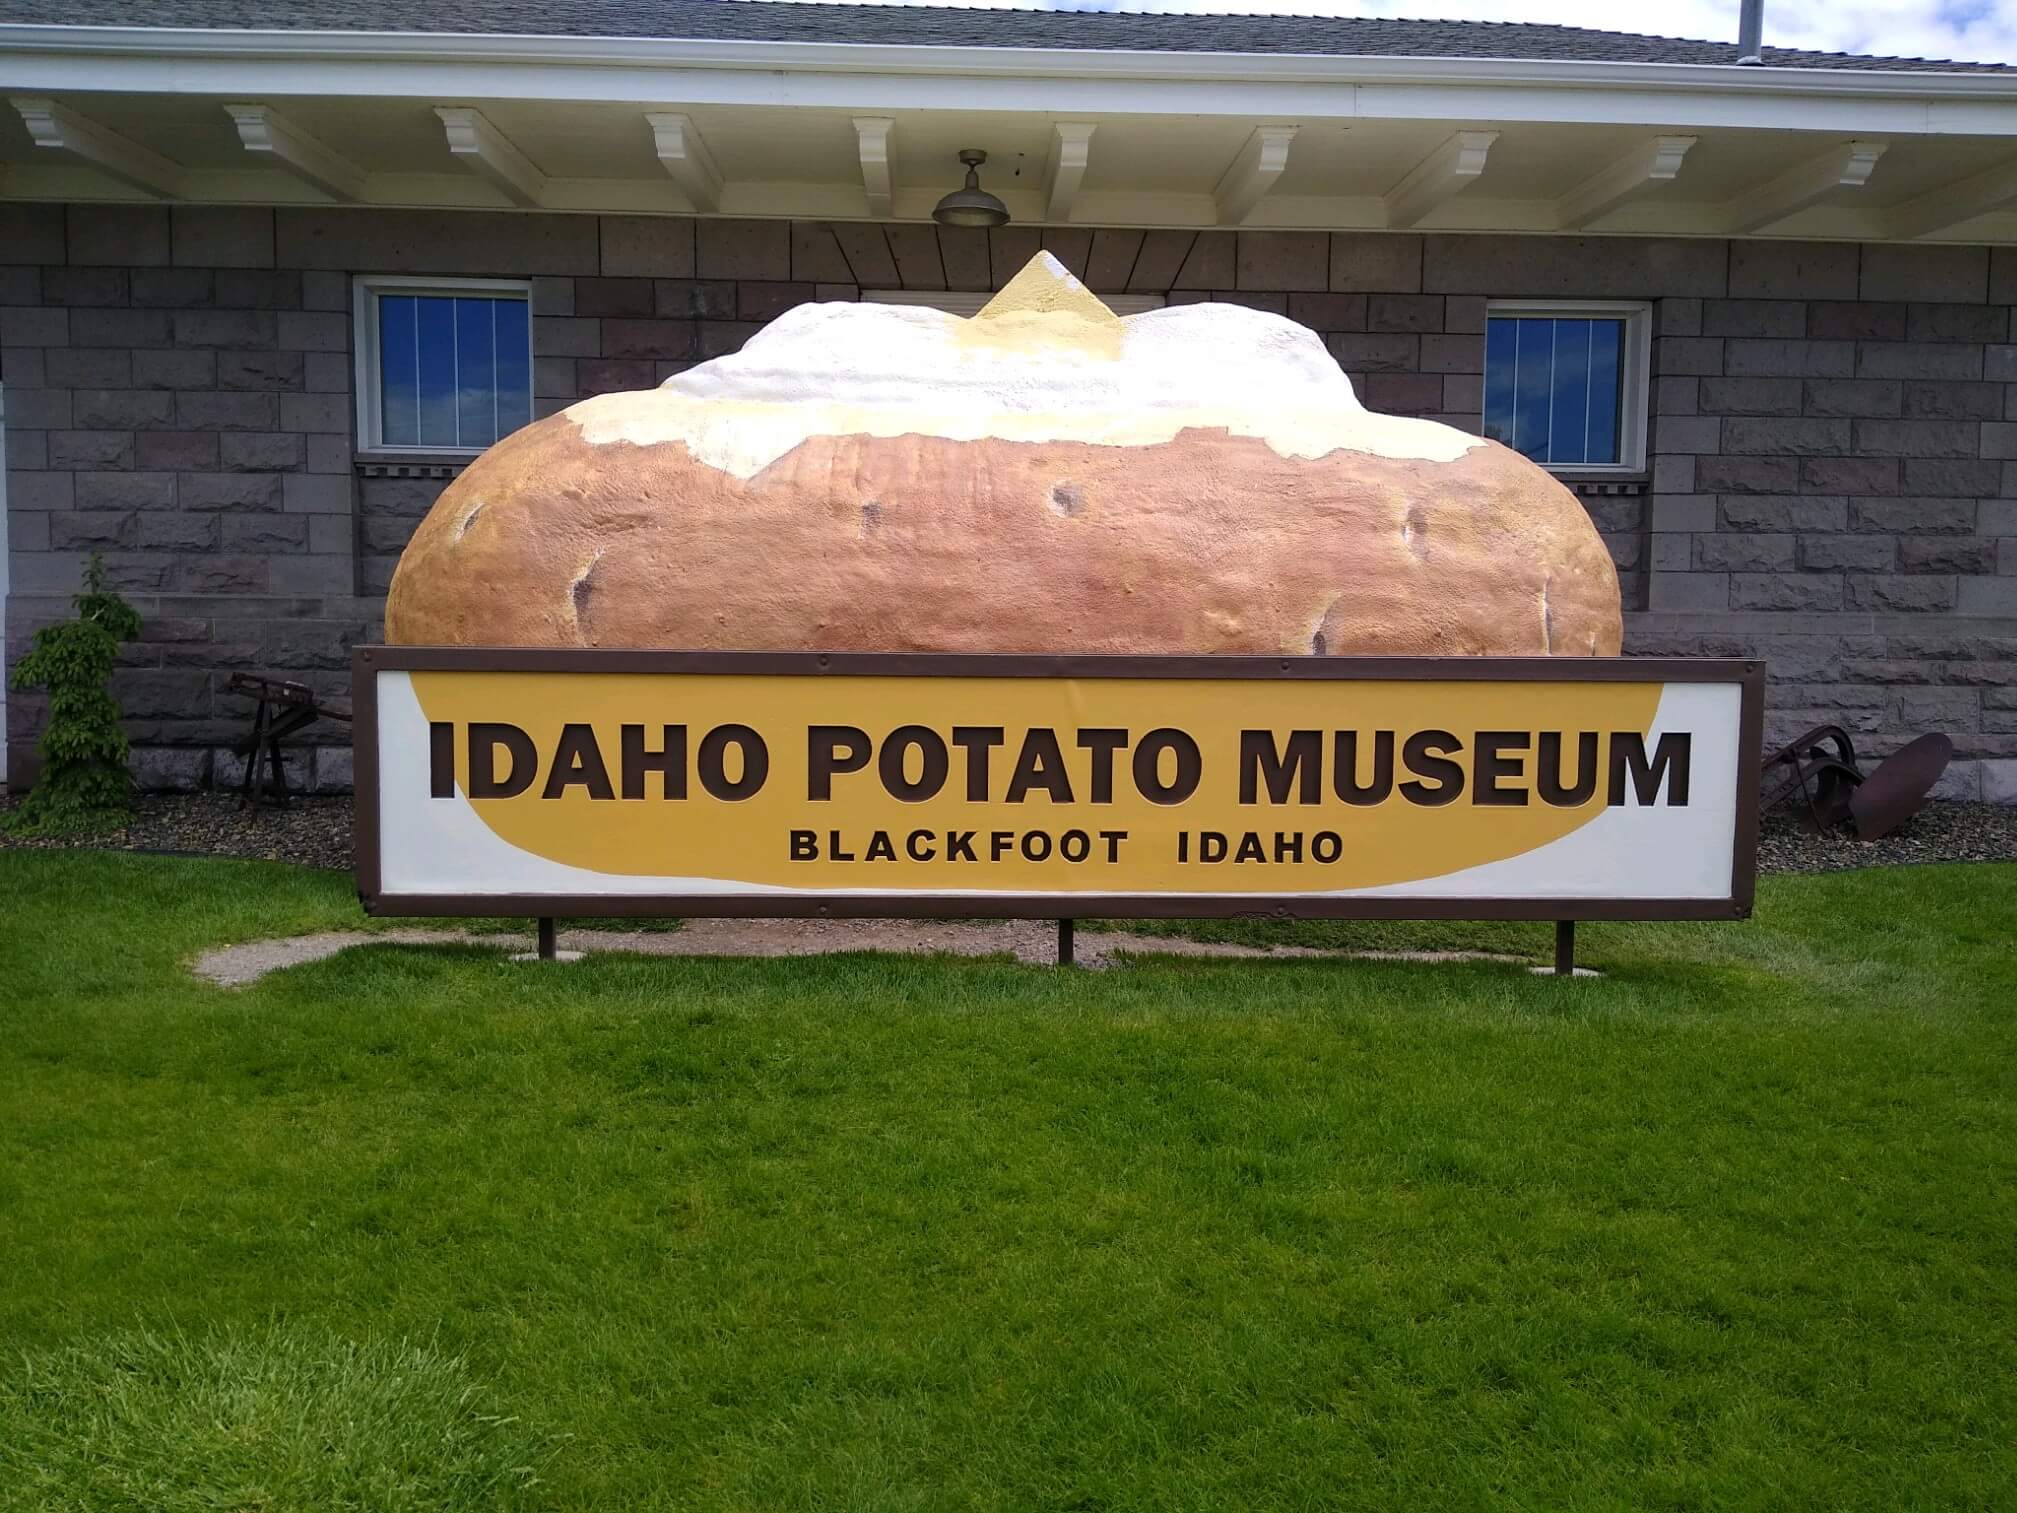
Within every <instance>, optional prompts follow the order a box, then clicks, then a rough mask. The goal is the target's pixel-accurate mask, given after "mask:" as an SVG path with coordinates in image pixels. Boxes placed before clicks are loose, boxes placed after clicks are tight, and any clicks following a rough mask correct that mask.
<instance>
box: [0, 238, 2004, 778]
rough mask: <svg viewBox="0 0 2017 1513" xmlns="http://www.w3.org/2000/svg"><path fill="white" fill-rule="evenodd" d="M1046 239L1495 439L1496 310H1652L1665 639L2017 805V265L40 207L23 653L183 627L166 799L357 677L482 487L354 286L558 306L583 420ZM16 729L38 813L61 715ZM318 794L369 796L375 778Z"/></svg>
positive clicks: (156, 729) (1607, 525)
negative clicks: (384, 366) (360, 430)
mask: <svg viewBox="0 0 2017 1513" xmlns="http://www.w3.org/2000/svg"><path fill="white" fill-rule="evenodd" d="M1039 247H1044V248H1047V249H1049V250H1050V251H1051V252H1052V253H1053V254H1055V255H1056V256H1057V257H1058V258H1059V259H1060V260H1061V261H1063V262H1064V263H1065V264H1066V265H1067V266H1068V267H1070V268H1071V269H1072V270H1073V271H1074V272H1075V273H1078V274H1079V275H1080V276H1081V277H1082V278H1084V279H1085V280H1086V282H1087V283H1088V284H1089V285H1091V287H1092V288H1093V289H1095V290H1097V291H1101V292H1122V291H1125V292H1133V293H1158V294H1163V295H1165V296H1167V298H1168V299H1169V300H1170V301H1172V302H1173V303H1177V302H1187V301H1197V300H1211V299H1217V300H1230V301H1237V302H1240V303H1244V304H1249V305H1253V306H1256V307H1258V308H1261V309H1267V310H1272V311H1276V312H1278V313H1281V314H1285V315H1287V316H1289V317H1291V318H1292V319H1295V320H1298V321H1301V322H1303V323H1304V324H1306V325H1308V326H1311V327H1313V328H1314V329H1316V330H1317V331H1319V332H1321V333H1322V334H1323V336H1324V339H1325V342H1326V343H1327V345H1328V346H1329V348H1330V350H1331V351H1332V353H1333V354H1334V355H1335V356H1336V358H1337V360H1338V362H1339V364H1340V366H1341V367H1342V368H1343V369H1344V370H1345V371H1346V372H1347V373H1349V374H1350V375H1351V376H1352V379H1353V382H1354V384H1355V386H1356V387H1357V389H1358V392H1359V394H1360V396H1361V398H1362V399H1363V400H1364V401H1365V402H1366V403H1367V405H1368V406H1370V407H1371V408H1374V409H1379V410H1386V411H1391V412H1394V413H1398V414H1408V415H1426V416H1432V417H1435V418H1438V419H1442V420H1444V421H1447V422H1449V423H1451V424H1453V425H1459V426H1463V427H1466V428H1468V429H1476V428H1477V426H1478V424H1479V412H1480V410H1481V407H1482V394H1481V390H1482V377H1481V373H1482V366H1483V353H1484V336H1483V332H1484V318H1485V306H1486V301H1487V300H1488V299H1490V298H1494V297H1501V298H1563V299H1576V298H1592V299H1644V300H1650V301H1652V302H1653V310H1654V322H1655V339H1654V379H1653V393H1652V405H1651V408H1652V411H1653V414H1652V418H1651V424H1650V437H1651V453H1652V456H1651V461H1650V465H1649V469H1648V473H1647V476H1646V477H1645V478H1643V479H1641V480H1636V481H1630V482H1626V483H1622V484H1617V483H1613V484H1607V485H1605V486H1604V487H1603V488H1602V489H1601V490H1599V489H1594V488H1593V489H1590V490H1587V491H1585V493H1584V502H1585V504H1586V506H1587V507H1588V509H1589V510H1590V512H1591V515H1592V517H1593V519H1594V520H1595V521H1596V523H1597V526H1598V528H1599V529H1600V530H1601V531H1602V532H1603V534H1604V537H1605V540H1606V541H1607V542H1608V543H1609V545H1610V548H1611V551H1612V554H1613V556H1614V558H1615V559H1616V561H1617V563H1618V566H1619V569H1620V575H1621V579H1622V582H1623V585H1624V592H1625V602H1626V606H1627V611H1628V613H1627V644H1628V649H1629V650H1632V651H1637V652H1646V653H1656V652H1657V653H1670V652H1671V653H1682V654H1709V655H1747V656H1748V655H1762V656H1764V657H1766V658H1767V659H1768V660H1769V661H1770V663H1771V669H1772V691H1771V698H1770V730H1769V732H1768V735H1769V736H1770V737H1772V738H1783V737H1784V736H1786V735H1789V734H1791V733H1793V732H1794V731H1796V730H1797V729H1799V728H1801V727H1804V726H1805V725H1808V724H1813V723H1818V722H1819V721H1821V720H1829V721H1834V722H1837V723H1841V724H1844V725H1846V726H1848V727H1849V728H1850V729H1851V730H1853V731H1855V732H1856V733H1857V739H1858V740H1859V742H1861V743H1863V744H1864V746H1865V747H1866V748H1867V749H1868V750H1870V751H1872V752H1883V751H1886V750H1889V749H1891V748H1892V747H1894V746H1896V745H1897V744H1899V743H1901V742H1902V741H1903V740H1904V739H1905V738H1907V737H1908V736H1910V735H1913V734H1916V733H1918V732H1919V731H1921V730H1926V729H1940V730H1945V731H1947V732H1948V733H1949V734H1951V735H1952V736H1953V737H1954V738H1955V741H1956V744H1957V746H1958V747H1959V749H1960V754H1961V760H1960V761H1959V762H1957V764H1956V766H1955V768H1954V769H1953V770H1952V772H1951V773H1950V775H1949V778H1948V779H1947V783H1946V791H1948V792H1949V793H1951V794H1955V795H1959V796H1978V795H1980V796H1986V797H1991V798H1997V799H2003V800H2017V331H2013V327H2012V321H2013V313H2017V312H2013V306H2017V249H1994V250H1991V249H1987V248H1982V247H1953V246H1937V247H1936V246H1927V247H1900V246H1879V245H1870V246H1856V245H1851V244H1822V243H1793V242H1724V241H1715V240H1677V239H1659V238H1622V237H1617V238H1604V237H1510V236H1439V235H1434V234H1429V235H1413V234H1398V233H1394V234H1388V233H1323V232H1288V231H1279V232H1278V231H1239V232H1234V231H1205V232H1189V231H1182V232H1178V231H1148V232H1142V231H1130V230H1119V229H1096V228H1081V227H1073V228H1067V229H1055V228H1051V229H1044V228H1031V227H1021V226H1010V227H1004V228H1001V229H999V230H996V231H993V232H984V231H972V230H952V229H945V228H935V227H931V226H918V225H895V224H891V225H878V224H870V223H832V224H828V223H823V222H784V221H735V220H699V221H695V220H688V219H679V218H665V217H624V216H603V217H596V216H568V215H530V214H527V215H520V214H508V213H487V212H440V213H427V212H394V211H375V210H356V209H350V210H342V209H331V210H323V209H301V210H287V209H283V210H248V209H233V208H207V207H174V208H163V207H152V206H147V207H140V206H98V205H73V206H68V207H65V206H55V205H49V206H39V205H9V206H4V207H0V381H4V382H5V383H6V385H7V424H8V434H7V467H8V469H9V478H10V495H9V510H8V550H9V551H10V553H11V562H12V575H13V583H12V588H13V597H12V599H11V600H10V606H9V612H8V618H7V645H8V652H9V655H10V657H11V656H12V655H15V654H17V653H18V651H19V649H20V647H21V645H22V644H23V643H24V642H25V641H26V639H27V637H28V635H29V634H30V633H31V632H32V630H33V628H34V627H35V626H36V625H37V624H40V623H42V622H43V621H45V620H46V619H48V618H50V617H51V616H53V615H56V614H60V613H61V612H62V611H63V610H64V608H65V606H66V604H67V599H68V595H69V594H70V593H71V592H72V591H73V590H74V588H75V586H76V583H77V577H78V573H79V571H80V569H81V566H82V563H83V561H84V558H85V556H86V554H88V553H89V552H91V551H94V550H95V551H99V552H101V553H103V555H104V557H105V560H106V563H107V565H108V567H109V568H110V569H111V573H112V576H113V578H114V580H115V582H117V583H118V584H119V585H120V586H121V587H122V588H123V589H125V590H126V591H127V592H128V593H129V595H130V596H131V597H132V598H133V600H134V602H135V604H136V605H137V606H138V608H139V609H140V611H141V613H142V615H143V616H144V618H145V622H146V630H145V632H144V640H143V641H142V643H141V644H140V645H138V646H137V647H135V648H132V649H131V654H130V655H129V657H128V658H127V659H126V665H125V666H123V667H122V668H121V670H120V673H119V682H118V692H119V694H120V697H121V698H122V699H123V700H124V702H125V706H126V709H127V711H128V713H129V716H130V720H131V729H132V735H133V739H134V741H135V746H136V757H135V765H136V770H137V771H138V773H139V775H140V778H141V780H142V781H143V782H145V783H147V784H149V785H150V786H156V787H187V786H193V785H196V784H198V783H202V782H206V781H211V780H213V779H216V780H228V779H229V778H230V777H232V776H233V775H234V773H235V770H236V763H235V760H234V759H233V758H231V757H230V755H229V753H228V751H226V750H224V749H223V748H224V746H225V744H226V743H227V742H228V741H230V740H231V739H232V738H233V737H235V736H236V735H237V734H239V733H240V731H241V729H242V727H243V724H244V722H245V721H246V719H247V718H248V717H249V711H248V710H247V709H246V708H245V707H244V705H243V702H242V701H241V700H239V699H237V698H235V697H234V696H232V695H230V694H229V693H227V692H226V691H225V690H224V688H223V683H224V681H225V678H226V677H227V676H228V673H229V671H231V670H235V669H240V668H250V669H263V670H268V671H272V672H275V673H279V674H282V675H285V676H289V677H295V678H300V679H302V680H304V681H307V682H309V683H311V684H315V685H317V686H319V687H324V688H327V689H328V690H329V691H331V692H337V691H340V690H341V689H342V688H343V687H344V684H345V682H346V677H345V668H346V667H347V648H348V647H349V645H350V644H351V643H353V642H355V641H357V640H360V639H367V638H370V637H374V636H376V635H377V634H378V631H379V628H380V626H379V620H380V615H381V611H382V606H383V596H384V592H385V587H386V584H387V583H388V581H389V580H390V577H391V572H392V568H393V565H394V564H395V563H396V562H397V560H398V556H399V552H400V550H401V549H402V547H403V546H404V545H405V542H406V539H407V536H408V535H409V534H410V533H411V531H412V529H413V527H414V525H415V523H416V522H417V521H418V520H419V519H420V517H421V516H422V515H423V514H424V513H425V512H426V510H427V508H428V506H429V505H430V504H431V503H432V502H433V499H434V497H435V496H436V494H438V493H439V491H440V489H441V488H442V486H443V485H444V483H445V482H446V481H447V479H448V478H449V477H451V476H453V472H454V466H453V464H452V463H449V462H446V461H444V462H442V463H438V464H429V463H425V462H400V463H397V464H384V463H376V462H373V461H371V460H370V459H360V458H359V457H358V456H357V455H356V453H355V438H354V431H355V424H356V422H355V397H354V394H353V392H352V389H353V374H352V357H351V353H350V343H351V313H350V278H351V276H352V275H353V274H358V273H431V274H441V275H446V276H496V277H517V278H526V279H529V280H530V281H531V284H532V300H533V312H534V319H533V344H534V353H535V359H534V393H535V407H536V410H537V412H538V413H540V414H547V413H551V412H552V411H554V410H557V409H559V408H562V407H564V406H565V405H567V404H568V403H570V402H572V401H573V400H575V399H578V398H581V397H583V396H586V395H590V394H595V393H601V392H604V391H607V390H611V389H625V388H637V387H642V386H645V385H648V384H652V383H655V382H657V381H659V380H661V379H663V378H665V377H667V376H668V375H670V374H672V373H675V372H679V371H681V370H683V369H684V368H687V367H690V366H692V365H693V364H694V363H696V362H700V361H704V360H705V359H707V358H710V357H716V356H720V355H721V354H723V353H726V352H730V351H733V350H735V349H736V348H737V347H738V346H740V344H741V343H742V342H743V341H744V340H745V339H746V338H747V337H748V336H749V335H750V334H751V333H752V332H754V331H756V330H757V329H759V328H760V327H761V326H762V324H763V323H764V322H765V321H767V320H769V319H771V318H773V317H774V316H776V315H777V314H779V313H780V312H782V311H784V310H786V309H789V308H790V307H792V306H793V305H796V304H798V303H801V302H803V301H806V300H811V299H853V298H856V297H858V295H859V292H860V291H861V290H862V289H883V288H906V289H950V290H988V289H993V288H997V287H999V286H1000V285H1001V284H1002V283H1003V282H1004V281H1005V280H1006V279H1007V278H1009V277H1010V276H1011V275H1012V274H1014V273H1015V272H1016V271H1017V270H1018V269H1020V268H1021V267H1022V265H1023V263H1024V262H1026V261H1027V260H1028V258H1029V257H1030V256H1031V255H1032V254H1033V253H1034V252H1035V251H1036V250H1037V249H1038V248H1039ZM2006 459H2009V460H2006ZM8 713H9V719H8V724H9V730H8V743H9V744H8V751H9V758H10V771H11V772H12V773H13V774H14V775H15V778H16V780H17V781H19V780H21V779H22V778H23V777H25V776H26V773H27V768H28V758H29V756H30V753H31V750H32V744H33V739H34V734H35V731H36V730H37V729H38V728H39V724H40V720H41V716H42V711H41V709H40V707H39V706H38V705H37V704H36V702H35V701H34V700H32V699H29V698H25V697H22V696H19V695H15V696H12V697H10V699H9V701H8ZM326 734H327V735H328V736H330V737H332V738H339V739H340V737H341V734H342V733H341V732H340V731H337V730H332V731H328V732H326ZM298 775H299V777H300V778H301V780H303V781H305V782H310V783H312V784H314V785H315V786H317V787H320V788H324V789H332V790H333V789H340V788H343V787H346V786H347V785H348V783H349V778H350V768H349V752H348V749H347V747H342V746H333V745H332V746H329V747H325V748H323V749H321V750H319V751H316V752H314V753H312V754H310V753H308V752H304V753H302V756H301V758H300V763H299V774H298Z"/></svg>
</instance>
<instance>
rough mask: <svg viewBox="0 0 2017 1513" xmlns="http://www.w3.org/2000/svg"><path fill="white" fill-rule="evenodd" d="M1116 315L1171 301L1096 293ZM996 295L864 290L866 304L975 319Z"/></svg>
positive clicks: (958, 291) (1157, 307) (960, 291)
mask: <svg viewBox="0 0 2017 1513" xmlns="http://www.w3.org/2000/svg"><path fill="white" fill-rule="evenodd" d="M1093 297H1094V298H1095V299H1097V300H1098V301H1099V302H1100V303H1101V304H1103V305H1105V306H1106V307H1107V308H1108V309H1109V310H1111V311H1113V313H1114V314H1116V315H1139V314H1141V313H1142V312H1143V311H1144V310H1160V309H1162V307H1163V306H1164V305H1166V304H1168V303H1169V301H1167V300H1166V299H1164V298H1163V296H1162V295H1160V294H1098V295H1095V296H1093ZM993 298H994V296H993V295H992V294H986V293H982V292H980V291H978V290H973V291H969V290H964V289H864V290H862V291H861V302H862V303H863V304H864V305H922V306H924V307H925V308H926V309H927V310H943V311H945V313H946V314H947V315H964V316H966V317H968V318H969V319H971V318H972V317H973V316H976V315H978V314H980V312H981V311H982V310H983V309H984V308H986V306H987V302H988V301H989V300H991V299H993Z"/></svg>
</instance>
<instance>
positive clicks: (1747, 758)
mask: <svg viewBox="0 0 2017 1513" xmlns="http://www.w3.org/2000/svg"><path fill="white" fill-rule="evenodd" d="M380 672H605V673H716V674H722V673H732V674H746V675H758V674H766V673H770V674H777V673H791V674H796V675H799V676H809V675H829V676H833V677H840V678H845V677H864V676H876V677H968V678H983V677H998V678H1000V677H1015V678H1032V677H1035V678H1215V679H1216V678H1235V679H1250V680H1253V681H1257V682H1298V681H1305V682H1330V681H1356V682H1366V681H1411V680H1412V681H1431V682H1481V681H1499V680H1514V681H1524V680H1532V681H1537V682H1539V681H1546V682H1554V683H1568V682H1619V683H1735V684H1737V685H1739V687H1740V689H1741V691H1742V692H1741V702H1740V712H1739V717H1738V719H1739V724H1738V750H1739V759H1738V768H1737V835H1736V844H1735V847H1734V850H1733V854H1732V861H1731V873H1730V895H1729V897H1727V898H1711V899H1629V898H1627V899H1602V898H1518V899H1505V898H1499V899H1492V898H1281V897H1271V896H1265V895H1263V896H1261V897H1256V896H1255V895H1252V894H1213V893H1199V894H1185V895H1182V896H1180V897H1178V896H1170V895H1148V896H1142V895H1118V894H1102V895H1099V896H1098V897H1097V898H1093V897H1087V896H1084V895H1075V894H1069V893H1039V894H1027V893H1016V894H988V895H985V896H980V897H974V896H968V895H949V894H941V893H906V894H890V895H881V896H861V895H848V896H845V897H827V898H821V897H817V896H806V897H777V898H760V897H752V896H750V895H748V894H728V895H722V894H703V895H691V894H688V895H674V894H664V895H656V894H655V895H649V896H614V895H605V894H543V893H542V894H523V893H509V894H487V893H455V894H439V893H404V894H387V893H384V892H382V891H381V889H380V881H381V878H380V859H379V813H378V799H379V793H378V677H377V675H378V674H379V673H380ZM350 673H351V695H352V700H351V707H352V710H353V712H354V716H355V723H354V725H353V727H352V728H353V730H354V731H355V739H356V746H355V764H354V765H355V780H356V789H357V803H356V837H355V839H356V867H357V894H358V898H359V900H360V901H361V902H362V903H363V905H364V910H365V912H366V913H367V914H372V915H391V916H413V917H422V916H427V917H454V916H468V915H509V916H518V917H527V918H531V917H541V916H546V917H557V918H573V917H580V916H584V915H603V916H613V917H629V918H650V917H655V916H679V915H690V916H694V917H702V916H715V917H720V916H730V917H749V918H780V919H782V918H829V919H840V918H858V919H861V918H866V919H1222V918H1250V919H1539V920H1576V919H1640V920H1688V919H1744V918H1747V917H1749V915H1750V913H1751V908H1752V903H1753V900H1754V898H1755V895H1756V889H1757V867H1758V760H1757V758H1758V753H1759V752H1760V750H1761V749H1762V747H1763V744H1764V725H1765V715H1764V708H1765V697H1764V696H1765V664H1764V663H1763V662H1756V661H1739V660H1723V659H1704V658H1680V657H1255V656H1224V657H1198V656H1069V655H1056V656H1053V655H1039V654H1019V653H1003V654H985V655H984V654H970V653H946V652H818V651H804V652H737V651H655V650H631V649H615V650H607V651H601V650H592V649H579V648H556V647H489V646H486V647H471V646H452V647H450V646H360V647H357V648H356V649H355V650H354V651H353V653H352V655H351V663H350Z"/></svg>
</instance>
